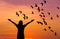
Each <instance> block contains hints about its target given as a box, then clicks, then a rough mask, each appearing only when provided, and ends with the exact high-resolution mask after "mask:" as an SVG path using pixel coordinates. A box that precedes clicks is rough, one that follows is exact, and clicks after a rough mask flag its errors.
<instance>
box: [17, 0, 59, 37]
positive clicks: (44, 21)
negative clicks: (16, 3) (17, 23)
mask: <svg viewBox="0 0 60 39" xmlns="http://www.w3.org/2000/svg"><path fill="white" fill-rule="evenodd" d="M46 3H47V1H46V0H44V1H43V2H41V3H40V4H41V5H42V6H43V5H44V4H46ZM34 7H36V8H37V10H38V12H40V11H43V10H44V9H40V7H39V6H38V5H37V4H36V3H35V4H34V6H33V5H31V8H32V9H34ZM56 8H57V9H58V10H59V9H60V8H59V7H56ZM19 12H20V14H22V11H19ZM32 14H34V11H32ZM47 14H48V15H49V16H51V13H50V12H47ZM16 15H17V16H19V13H17V12H16ZM22 15H23V16H24V17H23V18H24V20H25V19H28V16H26V15H25V14H22ZM39 16H40V17H41V18H42V20H43V22H40V21H37V23H38V24H41V25H46V26H47V27H48V29H49V30H50V31H51V32H53V33H54V34H55V36H56V35H57V33H56V32H55V31H54V30H53V29H52V27H51V26H48V23H47V21H46V20H45V17H46V16H45V13H44V12H40V14H39ZM56 17H57V18H59V15H58V14H57V15H56ZM53 19H54V18H53V17H52V16H51V17H50V20H53ZM44 31H47V29H46V28H44Z"/></svg>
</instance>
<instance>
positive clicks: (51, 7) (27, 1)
mask: <svg viewBox="0 0 60 39" xmlns="http://www.w3.org/2000/svg"><path fill="white" fill-rule="evenodd" d="M46 1H47V3H46V4H44V6H41V4H40V3H41V2H43V0H0V39H16V38H17V28H16V27H15V25H14V24H12V23H11V22H9V21H8V19H11V20H13V21H14V22H16V23H17V24H18V22H19V20H22V21H23V23H24V24H26V23H27V22H29V21H31V20H32V19H34V20H35V21H34V22H32V23H30V24H29V25H27V27H26V28H25V30H24V35H25V39H60V17H59V18H57V17H56V15H57V14H58V15H59V16H60V9H57V8H56V7H57V6H58V7H60V0H46ZM35 3H36V4H38V6H39V7H40V8H43V9H44V11H43V12H44V14H45V15H46V17H45V19H46V21H47V22H48V25H49V26H51V27H52V29H53V30H54V32H57V36H55V35H54V33H52V32H51V31H50V30H49V29H48V27H47V26H46V25H41V24H37V22H36V21H41V22H42V21H43V20H42V18H41V17H39V13H40V12H38V11H37V8H33V9H32V8H31V7H30V6H31V5H33V6H34V4H35ZM19 11H22V12H23V14H26V15H27V16H28V17H29V18H28V19H26V20H24V19H23V15H22V14H20V13H19ZM32 11H34V13H35V14H31V13H32ZM16 12H18V13H19V14H20V16H19V17H18V16H16ZM41 12H42V11H41ZM47 12H50V13H51V16H52V17H53V20H51V19H50V17H51V16H49V15H48V14H47ZM44 28H47V31H44V30H43V29H44Z"/></svg>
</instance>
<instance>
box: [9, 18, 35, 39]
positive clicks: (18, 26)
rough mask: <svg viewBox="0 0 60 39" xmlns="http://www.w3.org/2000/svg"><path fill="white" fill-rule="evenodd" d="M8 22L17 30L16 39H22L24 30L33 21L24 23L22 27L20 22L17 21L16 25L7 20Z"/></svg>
mask: <svg viewBox="0 0 60 39" xmlns="http://www.w3.org/2000/svg"><path fill="white" fill-rule="evenodd" d="M8 20H9V21H10V22H12V23H13V24H14V25H15V26H16V27H17V29H18V33H17V39H24V28H25V27H26V26H27V25H28V24H29V23H31V22H33V21H34V20H31V21H30V22H28V23H26V24H24V25H23V22H22V20H20V21H19V23H18V24H16V23H15V22H13V21H12V20H11V19H8Z"/></svg>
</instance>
